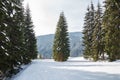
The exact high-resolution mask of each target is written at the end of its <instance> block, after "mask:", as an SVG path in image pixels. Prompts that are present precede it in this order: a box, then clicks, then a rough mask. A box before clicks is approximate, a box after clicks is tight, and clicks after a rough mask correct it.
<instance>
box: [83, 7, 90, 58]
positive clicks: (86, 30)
mask: <svg viewBox="0 0 120 80" xmlns="http://www.w3.org/2000/svg"><path fill="white" fill-rule="evenodd" d="M89 21H90V8H89V7H88V8H87V13H86V14H85V20H84V30H83V35H84V36H83V46H84V51H83V52H84V53H83V54H84V57H85V58H89V57H90V47H91V46H89V44H90V43H89V28H90V25H89V24H90V23H89Z"/></svg>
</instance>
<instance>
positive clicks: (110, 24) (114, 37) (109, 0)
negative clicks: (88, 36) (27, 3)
mask: <svg viewBox="0 0 120 80" xmlns="http://www.w3.org/2000/svg"><path fill="white" fill-rule="evenodd" d="M103 29H104V30H105V37H104V40H105V51H106V53H107V55H109V60H110V61H114V60H116V59H120V2H119V0H106V1H105V13H104V17H103Z"/></svg>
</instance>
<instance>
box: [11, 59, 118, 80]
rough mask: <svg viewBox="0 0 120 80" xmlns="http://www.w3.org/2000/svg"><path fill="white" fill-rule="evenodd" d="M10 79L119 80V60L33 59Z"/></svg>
mask: <svg viewBox="0 0 120 80" xmlns="http://www.w3.org/2000/svg"><path fill="white" fill-rule="evenodd" d="M11 80H120V62H119V61H117V62H91V61H88V60H85V59H84V58H82V57H77V58H70V59H69V60H68V61H66V62H55V61H53V60H52V59H44V60H33V61H32V63H31V65H29V66H28V67H27V68H26V69H25V70H23V71H21V72H20V73H18V74H17V75H16V76H14V78H12V79H11Z"/></svg>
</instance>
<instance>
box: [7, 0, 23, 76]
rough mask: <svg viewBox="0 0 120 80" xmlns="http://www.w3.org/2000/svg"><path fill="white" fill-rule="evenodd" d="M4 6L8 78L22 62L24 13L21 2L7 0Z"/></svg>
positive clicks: (16, 70)
mask: <svg viewBox="0 0 120 80" xmlns="http://www.w3.org/2000/svg"><path fill="white" fill-rule="evenodd" d="M5 5H6V10H7V11H6V13H7V15H8V16H7V17H6V18H5V21H6V23H7V26H8V27H7V31H6V34H7V37H8V38H9V41H10V43H9V46H7V50H8V54H9V55H10V56H9V60H8V62H9V66H10V67H9V74H10V75H9V76H11V74H12V73H17V72H18V71H19V67H20V65H21V64H22V61H23V57H22V56H23V54H24V52H25V50H24V35H23V30H24V14H23V13H24V11H23V7H22V1H21V0H17V1H14V0H8V1H7V3H5Z"/></svg>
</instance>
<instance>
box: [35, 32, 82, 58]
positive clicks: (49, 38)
mask: <svg viewBox="0 0 120 80" xmlns="http://www.w3.org/2000/svg"><path fill="white" fill-rule="evenodd" d="M69 36H70V49H71V51H70V56H72V57H76V56H80V55H82V52H83V51H82V50H83V46H82V36H83V34H82V33H81V32H71V33H69ZM53 39H54V34H50V35H44V36H38V37H37V46H38V52H39V54H41V55H42V56H43V58H51V57H52V46H53Z"/></svg>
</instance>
